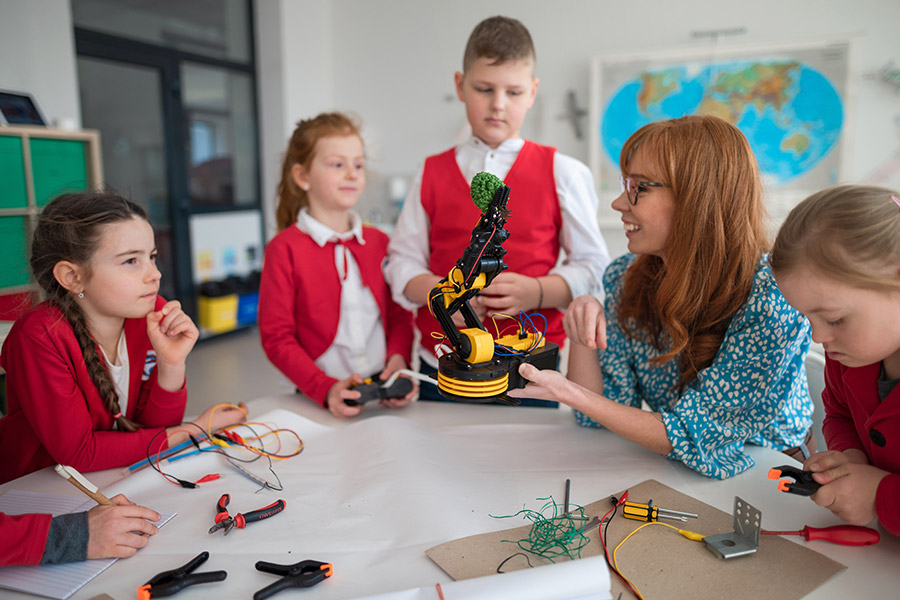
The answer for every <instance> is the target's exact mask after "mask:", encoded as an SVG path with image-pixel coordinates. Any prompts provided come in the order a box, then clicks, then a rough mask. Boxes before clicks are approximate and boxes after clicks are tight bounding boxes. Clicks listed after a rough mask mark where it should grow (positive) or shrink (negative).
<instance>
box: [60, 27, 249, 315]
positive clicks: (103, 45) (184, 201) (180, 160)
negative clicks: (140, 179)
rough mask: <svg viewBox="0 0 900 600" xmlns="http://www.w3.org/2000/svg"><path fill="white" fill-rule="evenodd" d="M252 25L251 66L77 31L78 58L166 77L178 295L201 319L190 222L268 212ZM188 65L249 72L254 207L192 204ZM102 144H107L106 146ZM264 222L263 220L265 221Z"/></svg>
mask: <svg viewBox="0 0 900 600" xmlns="http://www.w3.org/2000/svg"><path fill="white" fill-rule="evenodd" d="M248 14H249V15H250V20H249V22H248V29H249V32H248V33H249V35H250V57H249V61H248V62H247V63H241V62H235V61H229V60H222V59H217V58H212V57H209V56H203V55H200V54H193V53H190V52H184V51H181V50H175V49H173V48H167V47H163V46H156V45H153V44H149V43H146V42H140V41H137V40H132V39H128V38H122V37H118V36H114V35H110V34H106V33H101V32H98V31H93V30H89V29H84V28H81V27H75V28H74V32H75V53H76V58H77V57H81V56H84V57H89V58H96V59H102V60H107V61H111V62H118V63H123V64H125V65H128V64H132V65H137V66H142V67H150V68H153V69H157V70H158V71H159V73H160V84H161V86H160V89H161V92H162V99H161V100H162V102H161V108H162V113H163V114H162V117H163V123H164V132H163V139H164V143H165V155H166V176H167V193H168V195H169V206H168V211H169V215H168V216H169V221H170V223H171V226H172V247H173V252H174V254H175V256H174V257H173V259H174V260H173V263H174V264H175V273H174V274H173V276H174V278H175V290H176V293H177V294H178V300H180V301H181V303H182V305H183V306H184V307H185V310H186V311H187V312H188V313H189V314H190V315H192V316H193V317H194V318H195V320H196V317H197V310H196V308H197V298H196V295H197V292H196V289H195V285H194V281H193V256H192V252H191V239H190V217H191V215H194V214H208V213H219V212H235V211H246V210H257V211H260V213H261V212H262V193H261V187H262V181H261V178H262V173H261V168H260V132H259V102H258V90H257V81H256V69H255V64H256V56H255V48H254V46H255V44H254V40H253V20H252V11H249V13H248ZM184 62H191V63H196V64H200V65H204V66H212V67H220V68H223V69H227V70H230V71H237V72H241V73H244V74H246V75H248V76H249V77H250V81H251V95H252V98H251V111H252V115H253V119H254V121H255V125H256V126H255V128H254V131H255V134H254V137H255V139H254V140H253V142H254V147H255V155H256V156H255V157H254V159H255V160H254V162H255V165H256V181H255V191H256V202H254V203H253V204H249V205H240V206H231V207H221V206H213V207H208V206H199V207H195V206H193V205H192V204H191V199H190V192H189V182H188V172H187V167H188V156H187V143H186V141H187V140H188V139H189V134H190V132H189V131H188V128H187V120H186V118H185V115H186V110H185V107H184V103H183V101H182V97H181V65H182V63H184ZM101 143H102V141H101ZM260 221H261V222H262V221H263V219H261V220H260ZM259 234H260V238H259V239H260V241H261V243H262V244H265V231H264V225H263V226H261V227H260V232H259Z"/></svg>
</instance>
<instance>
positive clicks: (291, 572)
mask: <svg viewBox="0 0 900 600" xmlns="http://www.w3.org/2000/svg"><path fill="white" fill-rule="evenodd" d="M256 570H257V571H262V572H263V573H273V574H275V575H281V576H282V577H281V579H279V580H278V581H276V582H274V583H271V584H269V585H267V586H266V587H264V588H263V589H261V590H259V591H258V592H256V593H255V594H253V600H266V598H270V597H272V596H274V595H275V594H277V593H278V592H281V591H284V590H287V589H290V588H308V587H312V586H314V585H316V584H317V583H321V582H322V581H325V580H326V579H327V578H329V577H331V575H332V573H333V572H334V568H333V567H332V566H331V563H324V562H319V561H317V560H301V561H300V562H298V563H294V564H292V565H277V564H275V563H270V562H266V561H264V560H261V561H259V562H257V563H256Z"/></svg>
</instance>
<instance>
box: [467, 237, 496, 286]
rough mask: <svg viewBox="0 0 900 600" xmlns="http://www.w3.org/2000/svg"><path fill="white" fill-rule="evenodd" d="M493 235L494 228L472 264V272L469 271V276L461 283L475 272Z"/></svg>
mask: <svg viewBox="0 0 900 600" xmlns="http://www.w3.org/2000/svg"><path fill="white" fill-rule="evenodd" d="M495 233H497V228H496V227H494V229H493V230H492V231H491V235H489V236H488V239H487V241H486V242H485V243H484V246H482V247H481V252H480V253H479V254H478V258H476V259H475V263H474V264H472V270H471V271H469V274H468V275H466V279H463V281H466V280H467V279H468V278H469V277H471V276H472V273H474V272H475V267H477V266H478V261H480V260H481V257H482V256H483V255H484V251H485V250H487V246H488V244H490V243H491V239H492V238H493V237H494V234H495Z"/></svg>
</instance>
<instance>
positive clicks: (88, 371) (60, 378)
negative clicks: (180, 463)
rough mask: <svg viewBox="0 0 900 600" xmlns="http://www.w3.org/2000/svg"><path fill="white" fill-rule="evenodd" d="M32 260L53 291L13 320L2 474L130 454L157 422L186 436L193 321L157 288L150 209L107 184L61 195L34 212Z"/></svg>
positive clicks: (110, 461)
mask: <svg viewBox="0 0 900 600" xmlns="http://www.w3.org/2000/svg"><path fill="white" fill-rule="evenodd" d="M31 269H32V271H33V273H34V277H35V279H36V280H37V282H38V284H39V285H40V286H41V288H42V289H43V291H44V292H45V294H46V296H47V300H46V301H45V302H43V303H41V304H39V305H38V306H36V307H34V308H33V309H31V310H30V311H29V312H27V313H26V314H24V315H23V316H22V317H20V318H19V319H18V320H17V321H16V323H15V324H14V325H13V327H12V329H11V330H10V332H9V336H8V337H7V339H6V343H5V344H4V346H3V351H2V356H0V361H2V365H3V368H4V369H6V373H7V399H8V405H9V413H8V414H7V415H6V416H5V417H3V418H0V455H2V456H3V460H2V461H0V483H3V482H6V481H9V480H11V479H15V478H17V477H20V476H22V475H25V474H27V473H30V472H32V471H36V470H38V469H41V468H43V467H46V466H49V465H52V464H54V463H63V464H68V465H72V466H73V467H75V468H76V469H79V470H81V471H97V470H101V469H108V468H112V467H121V466H124V465H128V464H131V463H133V462H135V461H137V460H139V459H140V458H142V457H144V456H146V455H147V446H148V443H149V442H150V440H151V439H152V438H153V437H154V436H155V435H157V434H158V433H159V432H160V430H162V429H166V434H167V437H168V443H169V444H172V445H174V444H177V443H179V442H181V441H183V440H186V439H187V435H188V429H186V428H180V427H179V424H180V423H181V420H182V418H183V415H184V409H185V404H186V402H187V390H186V389H185V359H186V358H187V355H188V353H189V352H190V351H191V349H192V348H193V346H194V343H195V342H196V341H197V337H198V331H197V327H196V326H195V325H194V323H193V322H192V321H191V319H190V317H188V316H187V315H186V314H185V313H184V312H183V311H182V309H181V304H180V303H179V302H178V301H175V300H172V301H168V302H166V301H165V300H164V299H162V298H161V297H159V296H157V291H158V290H159V281H160V277H161V275H160V272H159V270H158V269H157V268H156V244H155V242H154V237H153V229H152V228H151V227H150V223H149V222H148V221H147V215H146V213H145V212H144V210H143V209H142V208H141V207H139V206H137V205H136V204H134V203H132V202H130V201H128V200H126V199H124V198H122V197H120V196H116V195H113V194H107V193H74V194H63V195H62V196H59V197H58V198H56V199H55V200H53V201H52V202H50V203H49V204H48V205H47V206H46V207H45V208H44V210H43V212H42V213H41V216H40V218H39V219H38V223H37V226H36V228H35V231H34V237H33V240H32V246H31ZM210 414H212V417H213V418H212V422H210V418H209V417H210ZM242 419H243V413H242V412H241V410H239V409H236V408H232V409H220V410H217V411H215V412H214V413H212V409H208V410H207V411H206V412H204V413H203V414H202V415H201V416H200V417H199V418H198V419H197V423H198V424H202V426H203V427H204V428H205V427H208V426H210V425H211V426H212V428H214V429H215V428H219V427H223V426H226V425H230V424H233V423H236V422H239V421H241V420H242ZM154 450H156V449H155V448H154Z"/></svg>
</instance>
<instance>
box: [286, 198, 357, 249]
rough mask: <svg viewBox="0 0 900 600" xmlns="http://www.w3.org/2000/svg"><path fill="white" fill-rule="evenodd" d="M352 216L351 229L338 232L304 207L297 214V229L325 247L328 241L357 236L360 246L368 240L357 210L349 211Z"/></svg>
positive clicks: (343, 239) (344, 239)
mask: <svg viewBox="0 0 900 600" xmlns="http://www.w3.org/2000/svg"><path fill="white" fill-rule="evenodd" d="M348 213H349V217H350V230H349V231H346V232H344V233H338V232H337V231H335V230H334V229H332V228H331V227H329V226H328V225H325V224H324V223H322V222H321V221H319V220H317V219H316V218H315V217H313V216H312V215H310V214H309V208H307V207H303V208H301V209H300V212H299V213H298V214H297V229H299V230H300V231H302V232H303V233H305V234H307V235H309V237H311V238H312V239H313V241H314V242H315V243H317V244H318V245H319V246H322V247H324V246H325V245H326V244H327V243H328V242H337V241H342V242H344V241H347V240H349V239H350V238H356V241H357V242H359V244H360V246H364V245H365V243H366V241H365V240H364V239H363V232H362V218H360V216H359V213H357V212H356V211H355V210H351V211H348Z"/></svg>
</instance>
